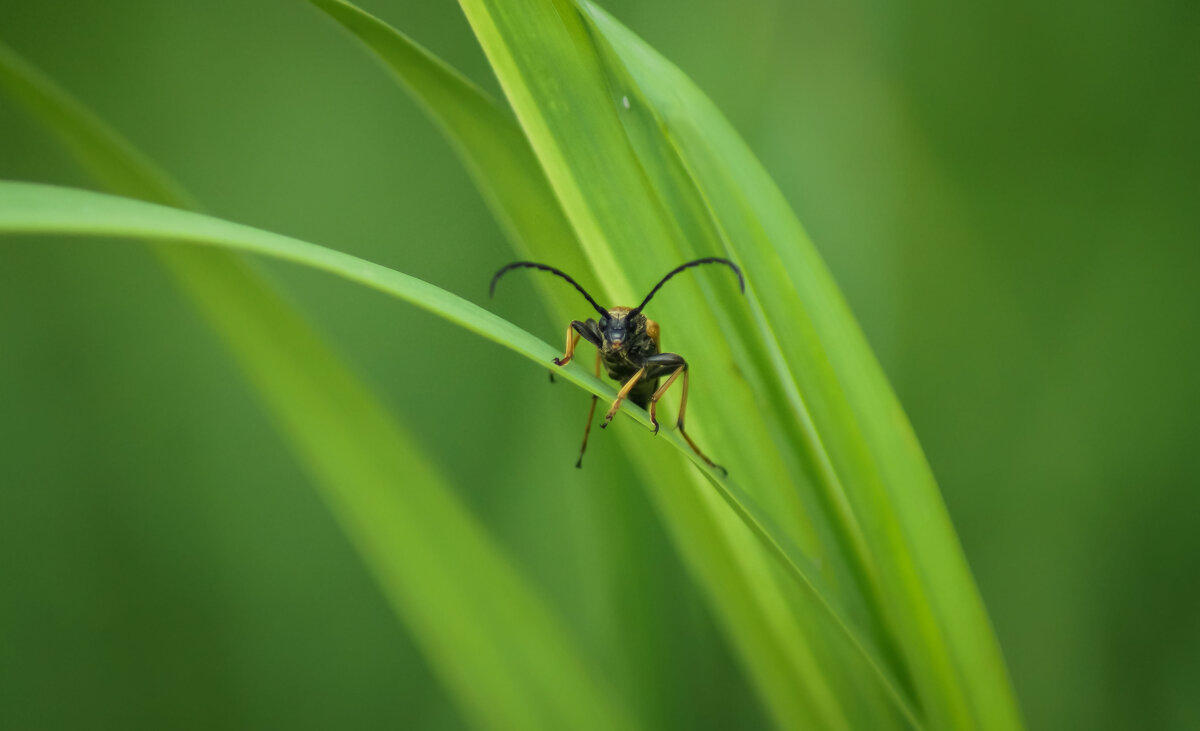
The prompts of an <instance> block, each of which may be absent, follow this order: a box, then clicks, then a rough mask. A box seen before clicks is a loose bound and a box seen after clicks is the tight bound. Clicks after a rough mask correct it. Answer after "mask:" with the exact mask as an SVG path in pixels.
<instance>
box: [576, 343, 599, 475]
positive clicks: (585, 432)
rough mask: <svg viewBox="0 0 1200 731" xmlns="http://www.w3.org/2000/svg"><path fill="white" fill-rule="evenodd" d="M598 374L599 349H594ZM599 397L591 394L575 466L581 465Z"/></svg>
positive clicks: (597, 375) (597, 372)
mask: <svg viewBox="0 0 1200 731" xmlns="http://www.w3.org/2000/svg"><path fill="white" fill-rule="evenodd" d="M599 376H600V351H599V350H597V351H596V377H597V378H599ZM599 398H600V397H599V396H597V395H596V394H592V405H591V406H590V407H589V408H588V420H587V426H585V427H584V428H583V444H581V445H579V459H577V460H575V466H576V467H583V453H584V452H586V451H587V440H588V434H591V433H592V419H593V418H594V417H595V416H596V401H597V399H599Z"/></svg>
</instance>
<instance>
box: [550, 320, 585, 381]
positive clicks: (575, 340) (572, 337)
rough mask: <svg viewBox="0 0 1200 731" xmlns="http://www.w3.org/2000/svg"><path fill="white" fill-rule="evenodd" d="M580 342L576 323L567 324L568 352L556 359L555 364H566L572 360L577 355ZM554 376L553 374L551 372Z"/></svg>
mask: <svg viewBox="0 0 1200 731" xmlns="http://www.w3.org/2000/svg"><path fill="white" fill-rule="evenodd" d="M578 344H579V333H577V332H575V323H573V322H572V323H571V324H570V325H567V352H566V353H564V354H563V357H561V358H555V359H554V365H556V366H565V365H566V364H568V363H570V362H571V358H572V357H574V355H575V346H576V345H578ZM551 377H553V374H551Z"/></svg>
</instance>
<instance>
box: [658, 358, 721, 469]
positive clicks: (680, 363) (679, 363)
mask: <svg viewBox="0 0 1200 731" xmlns="http://www.w3.org/2000/svg"><path fill="white" fill-rule="evenodd" d="M646 365H647V366H650V365H657V366H663V367H667V368H669V367H672V366H675V372H674V373H672V374H671V377H670V378H668V379H667V382H666V383H664V384H663V385H662V386H660V387H659V389H658V390H657V391H655V392H654V395H652V396H651V397H650V423H652V424H654V433H655V434H657V433H658V419H656V418H655V413H654V412H655V409H656V407H657V406H658V400H659V399H660V398H662V395H663V394H664V393H666V391H667V389H668V388H670V387H671V384H672V383H674V382H675V379H676V378H678V377H679V376H680V374H682V375H683V395H682V396H681V397H680V400H679V418H678V419H676V420H675V426H676V428H678V429H679V433H680V434H681V435H683V438H684V439H685V440H686V441H687V443H688V446H689V447H691V448H692V451H693V452H695V453H696V454H697V455H698V456H699V457H700V459H702V460H704V461H705V463H707V464H708V466H709V467H712V468H713V469H718V470H721V472H723V473H725V474H729V472H728V471H727V470H726V469H725V468H724V467H722V466H721V465H719V464H717V463H716V462H713V461H712V460H711V459H709V458H708V456H707V455H706V454H704V452H701V451H700V448H699V447H697V446H696V443H695V442H693V441H692V438H691V437H690V436H688V433H687V430H686V429H684V427H683V417H684V414H686V413H687V397H688V364H687V361H686V360H684V359H683V357H682V356H680V355H676V354H675V353H658V354H656V355H652V356H650V357H649V358H647V359H646Z"/></svg>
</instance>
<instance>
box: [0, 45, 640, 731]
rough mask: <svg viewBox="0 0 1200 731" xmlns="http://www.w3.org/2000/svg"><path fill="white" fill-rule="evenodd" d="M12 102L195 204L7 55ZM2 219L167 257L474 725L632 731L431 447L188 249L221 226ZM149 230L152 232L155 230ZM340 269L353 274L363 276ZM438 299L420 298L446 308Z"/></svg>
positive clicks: (84, 204) (87, 206)
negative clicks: (130, 238)
mask: <svg viewBox="0 0 1200 731" xmlns="http://www.w3.org/2000/svg"><path fill="white" fill-rule="evenodd" d="M0 88H3V89H5V90H6V91H7V92H8V93H9V94H10V95H11V96H12V97H13V98H14V99H16V100H17V101H18V102H20V103H21V104H23V105H24V106H26V107H27V108H28V109H30V110H31V111H32V112H34V113H35V114H36V115H37V116H38V117H39V118H40V119H42V121H43V122H44V123H45V124H46V126H47V127H48V128H49V129H50V130H51V131H52V132H54V133H55V134H56V135H57V136H58V138H59V139H60V140H61V141H62V142H63V144H64V145H65V146H66V147H67V148H68V149H70V150H71V152H72V153H73V154H74V156H75V157H76V159H78V160H79V161H80V162H81V163H82V164H83V165H84V167H85V168H87V169H88V171H89V172H90V173H92V175H93V176H94V177H95V178H96V179H97V180H99V181H100V182H101V183H102V184H103V185H105V186H106V187H108V188H110V189H112V190H115V191H119V192H121V193H124V194H126V195H131V196H135V197H139V198H143V199H147V200H153V201H159V202H163V203H168V204H172V205H177V206H185V205H188V204H189V199H188V197H187V196H186V195H185V194H184V193H182V192H181V191H180V190H179V189H178V187H177V186H175V185H174V184H172V183H171V182H170V181H169V180H168V179H167V178H166V176H165V175H163V174H162V173H161V172H159V171H158V170H157V169H156V168H155V167H154V166H153V165H152V164H151V163H150V162H149V161H147V160H146V159H145V158H144V157H143V156H141V155H140V154H139V153H138V152H137V151H136V150H135V149H134V148H133V147H132V146H131V145H129V144H128V143H127V142H125V141H124V140H123V139H121V138H120V136H119V135H117V134H116V133H115V132H113V131H112V130H110V129H109V128H107V126H105V125H104V124H103V123H102V122H100V121H99V120H98V119H96V118H95V117H94V115H92V114H91V113H90V112H88V111H87V110H86V109H84V108H83V107H82V106H81V105H79V104H78V103H77V102H75V101H74V100H73V99H71V98H70V97H69V96H68V95H66V94H65V93H64V92H62V91H61V90H59V89H58V88H57V87H56V86H55V85H54V84H53V83H52V82H50V81H49V80H48V79H46V78H45V77H43V76H42V75H41V74H39V73H38V72H37V71H36V70H35V69H33V68H32V67H30V66H29V65H28V64H27V63H25V62H24V61H23V60H21V59H20V58H18V57H17V56H16V55H15V54H13V53H12V52H10V51H8V50H7V49H5V48H4V47H3V46H0ZM130 206H132V207H133V210H132V211H131V210H129V207H130ZM0 208H2V209H3V210H4V212H5V213H4V214H3V216H0V217H3V218H4V220H5V223H4V227H6V229H5V230H6V232H8V233H16V232H25V233H62V234H65V233H76V234H80V233H85V232H93V233H102V232H103V233H105V234H108V235H126V234H128V235H134V236H140V237H143V238H147V239H150V240H154V241H156V242H157V243H155V244H154V245H153V247H154V250H155V252H156V253H157V254H158V256H159V257H160V258H161V260H162V261H163V262H164V264H166V266H167V267H168V269H169V270H170V271H171V272H172V274H173V275H174V277H175V279H176V281H178V282H179V283H180V285H181V286H182V287H183V289H184V290H185V291H186V292H187V293H188V294H189V295H190V296H191V298H192V300H193V302H194V303H195V304H196V305H197V307H198V308H199V310H200V311H201V313H202V314H203V315H204V316H205V317H206V319H207V320H208V322H209V323H210V324H211V325H212V326H213V327H214V329H215V330H216V332H217V333H218V334H219V335H220V336H221V337H222V339H223V340H224V341H225V343H226V344H227V345H228V346H229V348H230V350H231V352H232V354H233V355H234V357H235V358H236V360H237V361H238V363H239V364H240V365H241V366H242V368H243V369H244V371H245V372H246V373H247V375H248V377H249V378H250V380H251V381H252V383H254V385H255V386H256V389H257V391H258V393H259V395H260V396H261V397H262V399H263V400H264V402H265V403H266V405H267V407H268V410H269V411H270V413H271V415H272V416H273V417H274V419H275V421H276V422H277V423H278V424H279V426H280V428H281V432H282V434H283V436H284V437H285V439H286V441H287V443H288V444H289V445H290V446H291V448H292V451H293V453H294V454H295V455H296V457H297V459H298V460H299V461H300V462H301V463H302V464H303V465H305V466H306V467H307V468H308V470H309V471H310V474H312V476H313V478H314V482H315V484H316V486H317V487H318V489H319V491H320V493H321V495H322V496H323V497H324V498H325V500H326V501H327V503H328V504H329V505H330V507H331V509H332V510H333V512H334V514H335V516H336V517H337V518H338V520H339V521H340V523H341V524H342V526H343V528H344V529H345V531H346V534H347V536H348V537H349V539H350V540H351V541H352V542H353V543H354V544H355V545H356V547H357V548H358V550H359V551H360V553H361V555H362V556H363V558H364V560H365V561H366V563H367V565H368V567H369V568H370V569H371V571H372V573H373V574H374V575H375V577H376V579H377V580H378V581H379V583H380V586H381V588H382V589H383V591H384V594H385V595H386V596H387V598H388V600H389V601H390V603H391V605H392V607H393V609H394V610H395V611H396V613H397V615H398V616H399V617H400V618H401V619H402V620H404V621H405V622H406V623H407V625H408V627H409V628H410V630H411V631H412V634H413V637H414V639H415V640H416V642H417V644H418V646H419V647H421V648H422V650H423V651H424V654H425V656H426V657H427V658H428V660H429V662H430V664H431V665H432V666H433V669H434V671H435V673H436V674H437V675H438V676H439V678H440V679H441V680H442V682H443V683H445V684H446V686H447V687H448V688H449V690H450V692H451V695H452V697H453V698H455V700H456V701H457V703H458V706H459V709H460V711H461V712H462V714H463V715H464V717H466V718H467V719H469V720H470V721H471V722H472V724H473V725H475V726H478V727H480V728H563V727H572V728H575V727H578V728H585V727H587V728H613V727H618V728H623V727H630V726H633V725H635V724H634V723H633V721H632V720H631V719H630V718H629V716H628V714H627V713H626V711H625V710H623V708H622V704H620V703H618V702H616V701H614V700H613V699H612V696H611V694H609V693H607V692H606V690H605V689H604V687H603V685H602V683H600V682H599V681H598V680H597V678H596V677H594V675H593V673H592V672H591V671H590V669H589V668H587V667H586V666H585V665H584V663H583V662H582V660H581V659H580V657H579V654H578V652H577V651H576V649H575V648H574V642H573V640H572V638H571V637H569V636H567V634H566V632H565V630H564V628H563V626H562V623H561V621H560V620H559V618H558V617H556V616H554V615H553V614H552V613H551V612H550V611H549V609H548V608H547V607H546V605H545V603H544V602H543V601H542V600H541V599H540V597H539V596H538V595H537V593H536V592H535V591H534V590H533V588H532V587H531V586H530V585H529V584H528V583H527V582H526V581H525V579H524V578H523V577H522V576H521V575H520V574H519V572H517V570H516V569H515V568H514V567H513V566H512V564H511V563H510V562H509V561H508V560H507V558H506V557H505V555H504V552H503V551H502V550H501V549H500V548H499V546H497V545H496V544H495V542H494V541H492V540H491V539H490V538H489V536H488V535H487V533H486V531H484V529H483V528H482V527H481V526H480V525H479V524H478V523H477V522H476V521H475V519H474V518H473V517H472V516H471V515H470V513H469V512H468V511H467V510H466V508H465V507H464V506H463V505H462V504H461V502H460V501H459V500H458V499H457V497H456V496H455V494H454V492H453V490H451V489H450V488H449V487H448V486H447V485H446V482H445V480H444V478H443V477H442V476H441V475H440V474H438V472H437V470H436V469H435V468H434V467H433V465H431V464H429V461H428V460H427V459H426V458H425V456H424V455H423V454H422V452H421V449H420V447H419V445H418V442H417V441H416V440H415V439H414V438H413V437H412V436H411V435H410V434H408V433H407V431H406V430H404V429H403V428H402V427H400V425H398V424H397V423H396V422H395V420H394V419H393V418H392V417H391V416H390V415H389V414H387V413H386V412H385V411H384V410H383V408H382V407H381V405H380V402H379V400H378V398H376V397H375V396H374V395H373V394H371V393H370V392H369V391H368V390H367V389H366V388H365V387H364V386H363V385H362V383H361V382H360V381H359V379H358V378H357V377H356V376H355V375H354V374H353V373H352V371H351V370H350V369H349V368H347V366H346V365H345V364H344V363H342V362H341V361H340V359H339V358H338V357H337V356H336V354H334V353H333V352H332V351H331V350H330V349H329V347H328V346H327V345H326V344H325V343H324V342H323V341H322V339H321V338H320V337H319V336H318V335H317V334H316V333H315V332H313V330H312V328H311V327H309V325H308V324H307V323H306V322H305V320H304V319H303V318H301V317H300V316H299V315H298V313H297V312H296V311H295V310H294V308H292V307H291V306H290V305H289V304H288V303H287V302H286V301H285V300H283V299H282V298H280V297H279V296H278V295H277V294H276V293H275V292H274V291H273V290H272V289H271V288H270V287H269V286H268V285H266V284H265V283H264V281H263V280H262V278H261V277H259V276H258V275H257V274H256V273H255V272H254V271H253V270H252V269H251V268H250V267H248V266H247V264H246V262H244V261H243V260H242V257H240V256H239V255H237V254H235V253H233V252H230V251H227V250H219V249H216V248H211V247H210V248H201V247H194V246H186V245H178V244H180V243H181V242H182V239H181V238H179V236H183V237H185V238H186V236H187V235H188V234H186V233H181V229H184V230H188V225H186V224H185V225H182V226H180V225H179V222H178V219H177V217H181V216H182V217H185V218H186V217H188V216H191V217H192V218H190V219H188V221H189V222H190V223H191V225H192V226H194V228H193V229H191V230H192V234H191V235H196V229H204V230H207V231H208V234H209V235H214V236H215V235H219V233H220V231H221V226H220V225H219V223H218V225H216V226H215V229H205V227H204V226H203V225H201V223H200V222H202V221H209V222H211V221H212V219H205V218H204V217H202V216H197V215H195V214H188V213H185V212H183V211H179V210H175V209H170V208H162V207H159V206H151V205H149V204H145V203H138V202H136V201H132V200H128V199H117V198H111V197H107V196H100V195H97V194H93V193H85V192H82V191H69V190H62V189H54V188H48V187H45V186H32V185H28V184H18V183H3V184H0ZM147 211H150V212H156V213H157V214H158V215H159V216H161V217H160V218H156V217H155V215H154V213H147ZM139 219H140V220H141V224H142V225H139V223H138V221H139ZM150 219H153V221H154V223H147V222H148V221H149V220H150ZM243 233H244V232H243ZM268 238H269V237H268ZM274 243H276V244H278V243H279V242H278V241H277V240H276V241H274ZM315 248H319V247H315ZM309 253H310V254H313V255H319V254H320V253H321V252H320V251H317V252H313V251H310V252H309ZM333 258H334V259H335V261H336V263H337V264H341V265H344V266H347V267H351V268H354V267H357V265H358V263H356V262H348V261H346V260H345V259H337V258H336V257H333ZM327 263H328V262H327ZM363 264H365V263H363ZM429 290H432V291H426V290H421V295H422V296H426V297H436V296H437V292H438V291H436V290H434V288H429Z"/></svg>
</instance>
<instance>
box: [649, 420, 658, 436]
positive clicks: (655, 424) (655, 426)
mask: <svg viewBox="0 0 1200 731" xmlns="http://www.w3.org/2000/svg"><path fill="white" fill-rule="evenodd" d="M650 423H651V424H653V425H654V436H658V422H657V421H651V422H650Z"/></svg>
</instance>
